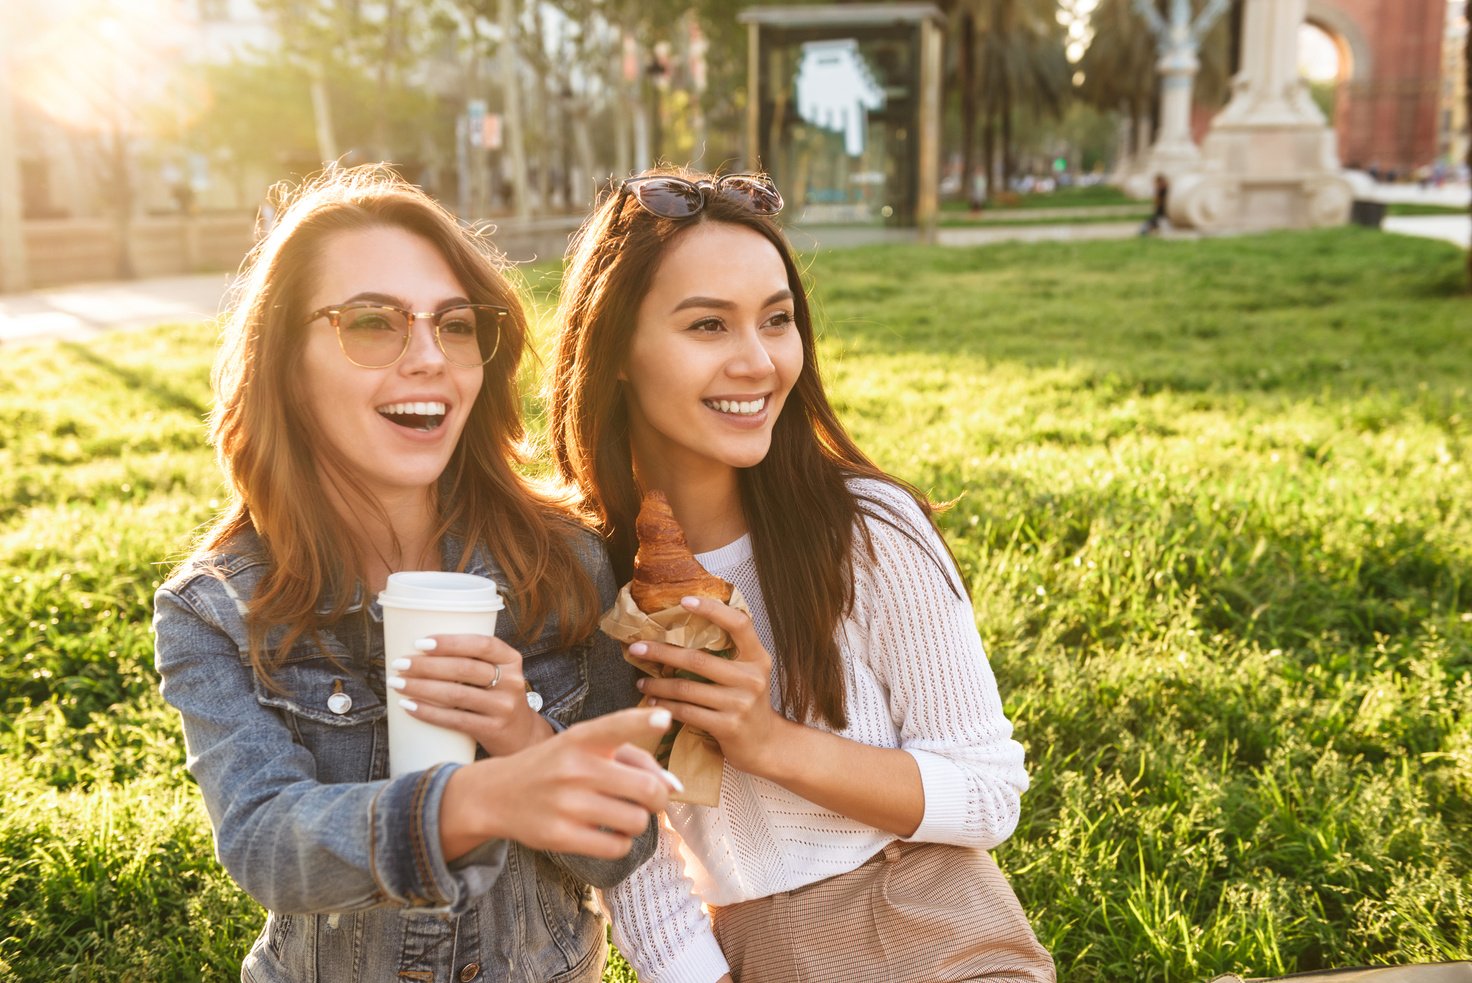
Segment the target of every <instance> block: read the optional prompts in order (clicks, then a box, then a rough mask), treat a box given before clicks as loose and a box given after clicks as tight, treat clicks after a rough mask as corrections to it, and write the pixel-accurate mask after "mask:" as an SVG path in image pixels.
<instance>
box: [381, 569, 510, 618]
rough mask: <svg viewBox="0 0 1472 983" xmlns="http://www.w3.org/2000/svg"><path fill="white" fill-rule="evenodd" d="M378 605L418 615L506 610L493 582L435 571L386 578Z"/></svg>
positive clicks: (419, 571) (391, 575)
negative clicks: (423, 612) (420, 613)
mask: <svg viewBox="0 0 1472 983" xmlns="http://www.w3.org/2000/svg"><path fill="white" fill-rule="evenodd" d="M378 603H379V604H380V605H382V606H383V607H394V608H409V609H413V610H421V611H499V610H501V609H502V608H503V607H505V606H506V602H505V601H504V600H502V599H501V595H500V592H499V591H497V590H496V582H495V581H494V580H491V579H490V578H488V577H479V576H476V575H475V574H473V573H449V572H444V571H439V570H411V571H405V572H403V573H391V574H389V575H388V583H387V585H386V586H385V587H384V589H383V592H382V593H380V594H379V595H378Z"/></svg>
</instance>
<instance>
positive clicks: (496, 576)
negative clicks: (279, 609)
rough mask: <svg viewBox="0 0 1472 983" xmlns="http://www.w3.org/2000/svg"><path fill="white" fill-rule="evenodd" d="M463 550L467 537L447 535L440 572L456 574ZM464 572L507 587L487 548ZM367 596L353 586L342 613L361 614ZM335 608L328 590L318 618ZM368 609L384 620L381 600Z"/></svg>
mask: <svg viewBox="0 0 1472 983" xmlns="http://www.w3.org/2000/svg"><path fill="white" fill-rule="evenodd" d="M464 549H465V537H464V536H463V535H461V534H460V533H459V532H458V531H456V530H450V531H449V532H447V533H445V535H444V537H443V538H442V539H441V540H440V569H442V570H454V569H455V565H456V564H458V563H459V562H460V554H461V552H462V551H463V550H464ZM464 572H465V573H473V574H475V575H476V576H478V577H488V578H490V579H491V580H494V581H496V582H497V584H498V586H501V587H503V588H504V586H505V585H504V584H503V583H502V582H501V578H500V573H501V570H500V568H499V567H498V566H497V565H496V562H495V560H493V559H492V558H491V554H490V551H489V550H488V549H486V547H485V545H484V544H481V545H479V546H477V547H476V548H475V549H474V550H473V551H471V554H470V558H469V560H468V561H467V562H466V565H465V571H464ZM364 594H365V592H364V590H363V585H362V583H360V582H355V583H354V584H353V595H352V601H350V602H349V603H348V606H347V608H346V609H345V610H344V611H343V613H344V614H354V613H356V612H358V611H360V610H362V608H363V602H364ZM336 605H337V598H336V597H335V596H334V595H333V593H332V591H331V590H327V591H325V592H324V593H323V595H322V600H321V601H320V602H319V603H318V605H317V614H319V615H322V616H324V617H325V616H327V615H330V614H332V613H334V612H335V611H336V610H337V607H336ZM368 607H369V612H370V613H371V614H372V615H373V617H374V618H375V619H381V618H382V617H383V611H382V609H381V608H380V607H379V606H378V598H376V597H375V598H373V599H372V600H371V601H369V602H368Z"/></svg>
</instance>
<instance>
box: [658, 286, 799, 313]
mask: <svg viewBox="0 0 1472 983" xmlns="http://www.w3.org/2000/svg"><path fill="white" fill-rule="evenodd" d="M791 299H792V291H791V290H789V289H787V288H786V287H783V288H782V289H781V290H779V291H777V292H776V293H774V294H772V296H770V297H768V298H767V299H766V300H764V301H762V306H763V307H770V306H772V305H773V304H776V303H778V302H780V301H784V300H791ZM735 306H736V304H735V303H734V302H732V301H729V300H722V299H721V298H719V297H686V298H685V299H684V300H682V301H680V302H679V303H678V304H676V305H675V306H674V307H673V308H671V309H670V313H671V314H673V313H675V312H676V311H683V310H685V309H687V308H690V307H714V308H716V309H717V310H723V311H728V310H731V309H732V308H734V307H735Z"/></svg>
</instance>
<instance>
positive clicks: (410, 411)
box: [378, 402, 449, 433]
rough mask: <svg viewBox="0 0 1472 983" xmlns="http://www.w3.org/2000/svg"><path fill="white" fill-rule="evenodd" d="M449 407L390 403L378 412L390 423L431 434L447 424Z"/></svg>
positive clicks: (442, 404) (431, 404) (443, 405)
mask: <svg viewBox="0 0 1472 983" xmlns="http://www.w3.org/2000/svg"><path fill="white" fill-rule="evenodd" d="M448 409H449V408H448V407H447V406H445V404H444V403H438V402H425V403H389V404H387V405H385V406H380V407H378V412H379V414H380V415H381V416H383V418H384V419H386V420H388V421H389V422H390V423H393V424H396V425H398V426H401V427H404V428H406V429H408V430H417V431H419V432H420V433H429V432H430V431H432V430H435V429H438V427H439V425H440V424H442V423H444V422H445V414H446V413H447V412H448Z"/></svg>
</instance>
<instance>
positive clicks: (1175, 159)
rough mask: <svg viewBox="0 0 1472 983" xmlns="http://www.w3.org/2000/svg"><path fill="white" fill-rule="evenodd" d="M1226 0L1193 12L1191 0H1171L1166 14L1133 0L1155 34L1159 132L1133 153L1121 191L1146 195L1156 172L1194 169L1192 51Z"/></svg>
mask: <svg viewBox="0 0 1472 983" xmlns="http://www.w3.org/2000/svg"><path fill="white" fill-rule="evenodd" d="M1227 5H1228V4H1227V0H1210V2H1208V3H1207V5H1206V6H1205V8H1203V9H1202V11H1201V13H1200V14H1199V15H1198V16H1196V17H1195V18H1193V17H1192V14H1191V4H1190V0H1171V8H1170V20H1169V21H1166V20H1165V19H1164V18H1162V17H1161V16H1160V13H1159V12H1158V11H1157V10H1156V9H1155V5H1154V2H1153V0H1135V10H1136V12H1137V13H1138V14H1139V15H1140V17H1141V18H1143V19H1144V21H1145V23H1146V24H1147V25H1148V26H1149V28H1150V31H1151V33H1153V34H1154V35H1155V43H1156V45H1157V46H1158V47H1159V49H1160V61H1159V62H1158V63H1157V65H1156V67H1157V68H1158V69H1159V71H1160V133H1159V135H1158V136H1157V138H1156V140H1155V145H1154V146H1152V147H1151V148H1150V152H1149V153H1148V154H1146V155H1142V156H1141V157H1139V158H1137V161H1138V163H1137V164H1136V165H1135V167H1134V169H1133V171H1132V173H1131V175H1130V177H1129V178H1127V179H1126V180H1125V182H1124V189H1125V191H1126V193H1128V194H1131V195H1134V196H1135V197H1137V198H1148V197H1150V195H1151V194H1153V192H1154V188H1155V176H1156V175H1157V174H1164V175H1165V176H1166V177H1167V178H1169V179H1171V180H1174V179H1175V177H1176V175H1178V174H1183V173H1187V172H1189V171H1193V170H1195V169H1196V168H1197V166H1198V162H1199V161H1200V159H1201V151H1200V150H1199V149H1198V148H1197V146H1196V142H1195V141H1194V140H1192V139H1191V105H1192V94H1193V93H1194V91H1195V87H1196V73H1197V71H1199V70H1200V68H1201V60H1200V59H1199V58H1198V57H1197V52H1199V51H1200V50H1201V39H1202V38H1203V37H1204V36H1205V35H1206V32H1207V31H1209V30H1211V27H1212V25H1213V24H1215V23H1216V22H1217V20H1218V19H1219V18H1220V17H1221V15H1222V14H1223V13H1225V12H1226V9H1227Z"/></svg>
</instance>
